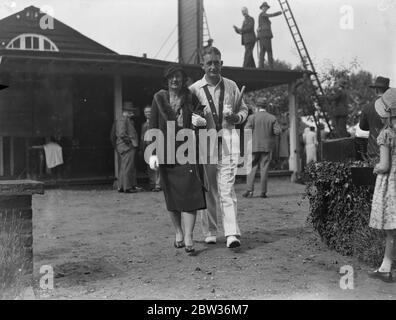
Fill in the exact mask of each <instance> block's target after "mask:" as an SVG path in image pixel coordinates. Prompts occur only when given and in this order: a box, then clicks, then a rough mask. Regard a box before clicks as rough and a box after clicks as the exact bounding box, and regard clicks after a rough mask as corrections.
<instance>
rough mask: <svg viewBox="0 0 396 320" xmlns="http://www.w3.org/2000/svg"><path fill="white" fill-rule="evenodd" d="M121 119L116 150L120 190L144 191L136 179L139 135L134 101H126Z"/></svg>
mask: <svg viewBox="0 0 396 320" xmlns="http://www.w3.org/2000/svg"><path fill="white" fill-rule="evenodd" d="M122 109H123V113H122V117H121V119H118V120H117V122H116V136H117V140H116V150H117V153H118V154H119V156H120V158H121V161H120V168H119V171H118V191H119V192H126V193H135V192H138V191H142V188H140V187H138V186H137V180H136V161H135V159H136V152H137V150H138V146H139V137H138V134H137V132H136V129H135V124H134V121H133V117H134V116H135V112H136V109H135V108H134V107H133V103H132V102H124V104H123V107H122Z"/></svg>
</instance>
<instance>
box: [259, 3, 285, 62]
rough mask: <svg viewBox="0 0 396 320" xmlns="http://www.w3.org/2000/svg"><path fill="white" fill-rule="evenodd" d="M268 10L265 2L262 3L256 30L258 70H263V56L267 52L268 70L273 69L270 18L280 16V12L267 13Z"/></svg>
mask: <svg viewBox="0 0 396 320" xmlns="http://www.w3.org/2000/svg"><path fill="white" fill-rule="evenodd" d="M269 8H270V6H269V4H268V3H267V2H264V3H263V4H262V5H261V6H260V9H261V10H262V12H261V13H260V15H259V21H258V22H259V26H258V30H257V38H258V40H259V44H260V60H259V68H264V56H265V53H266V52H267V54H268V64H269V67H270V69H272V68H273V67H274V58H273V55H272V38H273V35H272V29H271V20H270V18H272V17H276V16H279V15H281V14H282V11H277V12H275V13H268V12H267V11H268V9H269Z"/></svg>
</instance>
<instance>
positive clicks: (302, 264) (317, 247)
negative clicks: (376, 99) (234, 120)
mask: <svg viewBox="0 0 396 320" xmlns="http://www.w3.org/2000/svg"><path fill="white" fill-rule="evenodd" d="M243 187H244V185H241V184H239V185H236V190H237V194H238V200H239V202H238V206H239V221H240V227H241V230H242V232H243V236H242V247H241V248H240V249H238V250H235V251H232V250H230V249H227V248H226V247H225V239H224V237H223V236H221V237H220V238H219V239H218V240H219V241H218V243H217V244H216V245H214V246H208V245H206V244H204V243H202V241H201V240H202V233H201V229H200V221H199V220H198V221H197V226H196V229H195V239H196V240H197V241H198V243H197V244H196V249H197V251H198V252H197V255H196V256H192V257H191V256H188V255H187V254H186V253H185V252H184V250H177V249H175V248H174V247H173V246H172V243H173V239H174V238H173V234H172V226H171V222H170V219H169V217H168V216H167V214H166V211H165V208H164V200H163V194H162V193H149V192H145V193H139V194H119V193H117V192H114V191H113V190H110V188H97V189H95V190H93V189H89V188H82V189H70V190H48V191H46V193H45V195H44V196H37V197H35V198H34V201H33V206H34V226H35V228H34V254H35V258H34V259H35V260H34V266H35V267H34V268H35V278H36V280H37V281H36V283H38V278H39V276H40V274H39V270H40V267H41V266H43V265H51V266H52V267H53V268H54V270H55V275H56V276H55V288H54V290H51V291H48V290H47V291H43V290H41V289H39V288H38V286H36V287H35V294H36V297H37V298H39V299H301V298H308V299H357V298H359V299H363V298H365V299H394V298H395V296H396V295H395V293H396V284H394V285H393V284H391V285H389V284H385V283H380V282H377V281H375V280H372V279H369V278H368V277H367V276H366V271H367V270H368V267H367V266H365V265H363V264H361V263H360V262H358V261H356V260H355V259H353V258H348V257H342V256H340V255H338V254H337V253H335V252H332V251H329V250H328V249H327V248H326V247H325V246H324V245H323V244H321V242H320V241H319V240H318V239H317V237H316V236H315V234H314V233H313V232H312V231H311V228H310V227H308V226H306V216H307V212H308V204H307V202H305V201H301V195H302V193H303V190H304V187H303V186H301V185H295V184H291V183H290V182H289V181H288V180H287V179H280V178H274V179H272V180H270V184H269V190H271V192H270V193H269V198H268V199H261V198H253V199H244V198H242V197H241V196H240V194H241V192H242V191H243ZM343 265H351V266H353V267H354V271H355V279H354V286H355V289H354V290H342V289H340V286H339V280H340V274H339V270H340V267H341V266H343Z"/></svg>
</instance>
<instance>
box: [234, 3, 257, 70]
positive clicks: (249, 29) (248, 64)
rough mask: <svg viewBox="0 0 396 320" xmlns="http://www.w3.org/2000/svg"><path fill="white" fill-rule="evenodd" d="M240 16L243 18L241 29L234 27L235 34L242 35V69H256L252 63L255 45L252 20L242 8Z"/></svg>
mask: <svg viewBox="0 0 396 320" xmlns="http://www.w3.org/2000/svg"><path fill="white" fill-rule="evenodd" d="M242 15H243V16H244V17H245V20H244V21H243V24H242V28H238V27H237V26H234V29H235V32H236V33H239V34H240V35H242V45H243V46H245V57H244V59H243V67H244V68H256V63H255V62H254V57H253V49H254V45H255V44H256V34H255V33H254V19H253V18H252V17H251V16H249V12H248V9H247V8H246V7H243V8H242Z"/></svg>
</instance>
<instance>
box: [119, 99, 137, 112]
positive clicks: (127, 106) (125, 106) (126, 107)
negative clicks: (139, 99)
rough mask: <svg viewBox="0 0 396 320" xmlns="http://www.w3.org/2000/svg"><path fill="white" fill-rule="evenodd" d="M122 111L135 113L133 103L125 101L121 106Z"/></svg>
mask: <svg viewBox="0 0 396 320" xmlns="http://www.w3.org/2000/svg"><path fill="white" fill-rule="evenodd" d="M122 110H123V111H135V110H136V108H135V107H134V106H133V102H132V101H125V102H124V103H123V104H122Z"/></svg>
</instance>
